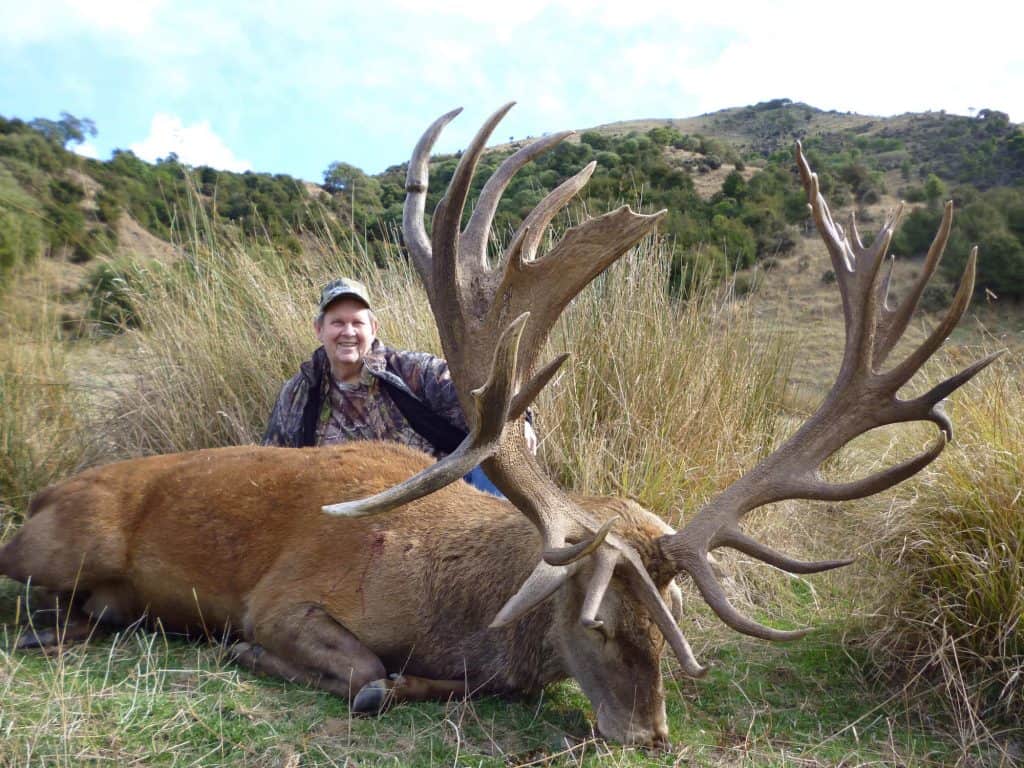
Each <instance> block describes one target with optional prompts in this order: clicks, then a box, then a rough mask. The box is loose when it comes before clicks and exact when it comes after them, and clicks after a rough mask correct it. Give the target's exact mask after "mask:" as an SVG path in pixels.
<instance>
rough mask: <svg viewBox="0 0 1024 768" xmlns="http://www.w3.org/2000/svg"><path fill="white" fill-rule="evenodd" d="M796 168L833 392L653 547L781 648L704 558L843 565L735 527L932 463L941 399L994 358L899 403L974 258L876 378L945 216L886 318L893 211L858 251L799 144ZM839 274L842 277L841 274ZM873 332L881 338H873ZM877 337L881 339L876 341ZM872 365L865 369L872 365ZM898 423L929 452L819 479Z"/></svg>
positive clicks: (949, 325) (965, 291)
mask: <svg viewBox="0 0 1024 768" xmlns="http://www.w3.org/2000/svg"><path fill="white" fill-rule="evenodd" d="M796 155H797V165H798V167H799V169H800V175H801V178H802V179H803V182H804V187H805V189H806V191H807V195H808V198H809V199H810V207H811V212H812V214H813V216H814V219H815V223H816V225H817V227H818V231H819V232H820V234H821V236H822V238H823V240H824V241H825V244H826V246H827V247H828V250H829V253H830V255H831V257H832V263H833V265H834V266H835V268H836V272H837V275H836V277H837V281H838V282H839V287H840V292H841V294H842V299H843V316H844V319H845V323H846V342H847V343H846V349H845V350H844V353H843V363H842V365H841V367H840V371H839V374H838V376H837V377H836V381H835V384H834V385H833V387H832V389H831V390H830V392H829V393H828V395H827V396H826V398H825V400H824V402H823V403H822V404H821V406H820V407H819V408H818V410H817V411H816V412H815V413H814V414H813V415H812V416H811V417H810V418H809V419H808V420H807V421H806V422H805V423H804V424H803V425H802V426H801V427H800V428H799V429H798V430H797V432H796V433H795V434H794V435H792V436H791V437H790V438H789V439H788V440H786V441H785V442H784V443H783V444H782V445H781V446H779V447H778V448H776V449H775V451H773V452H772V453H771V454H770V455H768V456H767V457H765V458H764V459H763V460H762V461H761V462H760V463H758V465H757V466H755V467H754V468H753V469H751V470H749V471H748V472H746V473H745V474H744V475H743V476H742V477H740V478H739V479H738V480H736V481H735V482H734V483H732V484H731V485H730V486H729V487H727V488H726V489H725V490H723V491H722V492H721V493H720V494H718V496H716V497H715V498H714V499H712V500H711V501H709V502H708V503H707V504H705V505H704V507H703V508H702V509H701V510H700V512H698V514H697V515H696V516H695V517H694V518H693V519H692V520H691V521H690V522H689V523H687V525H686V526H685V527H684V528H683V529H682V530H680V531H678V532H677V533H674V534H671V535H668V536H664V537H662V538H661V539H660V540H659V545H660V548H661V552H662V554H663V556H664V557H665V558H666V560H668V561H669V562H670V563H672V564H673V566H674V567H675V568H676V569H677V572H686V573H688V574H690V576H691V577H692V578H693V580H694V582H695V583H696V584H697V586H698V588H699V589H700V591H701V594H702V595H703V596H704V599H705V600H706V601H707V602H708V604H709V605H710V606H711V607H712V608H713V609H714V611H715V612H716V613H717V614H718V615H719V617H720V618H721V619H722V620H723V621H725V622H726V623H727V624H728V625H729V626H731V627H733V628H734V629H737V630H738V631H740V632H745V633H747V634H752V635H755V636H757V637H765V638H768V639H789V638H792V637H796V636H798V635H799V634H800V633H792V632H790V633H780V632H779V631H778V630H772V629H770V628H767V627H763V626H761V625H760V624H757V623H756V622H754V621H752V620H751V619H749V618H747V617H745V616H743V615H742V614H740V613H739V612H738V611H736V609H735V608H734V607H733V606H731V605H730V604H729V602H728V600H727V599H726V597H725V593H724V591H723V590H722V588H721V585H719V584H718V582H717V580H716V579H715V576H714V572H713V571H712V570H711V568H710V566H709V565H708V563H707V553H708V551H709V550H710V549H714V548H715V547H721V546H727V547H733V548H735V549H738V550H740V551H742V552H745V553H746V554H748V555H750V556H752V557H756V558H758V559H760V560H763V561H764V562H766V563H769V564H771V565H774V566H776V567H779V568H782V569H784V570H788V571H791V572H797V573H807V572H814V571H820V570H827V569H829V568H837V567H840V566H842V565H846V564H847V563H848V562H849V561H840V560H836V561H825V562H820V563H801V562H800V561H797V560H793V559H792V558H789V557H787V556H785V555H782V554H780V553H778V552H775V551H774V550H772V549H770V548H768V547H766V546H765V545H763V544H760V543H758V542H756V541H754V540H753V539H751V538H750V537H748V536H746V535H745V534H743V533H741V532H740V530H739V527H738V523H739V521H740V519H741V518H742V517H743V516H744V515H745V514H746V513H747V512H749V511H750V510H752V509H755V508H757V507H759V506H762V505H764V504H768V503H771V502H776V501H781V500H783V499H819V500H830V501H839V500H846V499H855V498H860V497H863V496H868V495H871V494H874V493H878V492H879V491H882V490H885V489H887V488H890V487H892V486H893V485H895V484H897V483H899V482H901V481H903V480H905V479H907V478H908V477H910V476H912V475H913V474H915V473H916V472H919V471H920V470H921V469H922V468H924V467H925V466H926V465H927V464H929V463H930V462H931V461H933V460H934V459H935V458H936V457H937V456H938V455H939V454H940V453H941V452H942V449H943V448H944V447H945V445H946V443H947V440H948V439H950V438H951V437H952V425H951V423H950V421H949V418H948V416H946V414H945V413H944V412H943V410H942V402H941V401H942V399H943V398H945V397H946V396H948V395H949V394H950V393H951V392H953V391H954V390H955V389H957V388H958V387H960V386H962V385H963V384H964V383H966V382H967V381H968V380H970V379H971V378H972V377H973V376H975V375H976V374H977V373H978V372H979V371H981V370H983V369H984V368H985V367H986V366H988V365H989V364H990V363H991V362H992V361H993V360H994V359H995V358H996V357H997V356H998V354H999V353H996V354H995V355H990V356H989V357H987V358H985V359H983V360H980V361H978V362H976V363H974V364H973V365H971V366H969V367H968V368H966V369H964V370H962V371H960V372H959V373H957V374H955V375H954V376H951V377H949V378H947V379H946V380H945V381H943V382H941V383H940V384H938V385H937V386H935V387H933V388H932V389H931V390H930V391H929V392H928V393H926V394H925V395H923V396H921V397H918V398H916V399H913V400H907V401H904V400H900V399H899V398H898V397H897V392H898V391H899V389H900V387H902V386H903V385H904V384H905V383H906V382H907V381H908V380H909V379H910V377H911V376H912V375H913V374H914V373H915V372H916V371H917V370H919V369H920V367H921V366H922V365H923V364H924V363H925V362H926V361H927V360H928V358H929V357H931V355H932V354H933V353H934V352H935V351H936V350H937V349H938V347H939V345H940V344H941V343H942V341H943V340H944V339H945V338H946V337H947V336H948V335H949V333H950V332H951V331H952V330H953V327H954V326H955V325H956V323H957V321H959V319H960V318H961V317H962V315H963V313H964V312H965V310H966V309H967V305H968V303H969V302H970V298H971V294H972V292H973V287H974V271H975V261H976V257H977V249H974V250H972V252H971V256H970V258H969V259H968V264H967V269H966V270H965V273H964V276H963V278H962V279H961V282H960V286H959V288H958V290H957V293H956V296H955V297H954V299H953V302H952V304H951V306H950V308H949V310H948V312H947V313H946V315H945V317H944V318H943V319H942V321H941V322H940V323H939V324H938V326H937V327H936V328H935V329H934V330H933V331H932V333H931V334H930V335H929V337H928V338H927V339H926V340H925V341H924V342H923V343H922V344H921V345H920V346H919V347H918V348H917V349H915V350H914V351H913V352H911V353H910V354H909V355H908V356H907V358H906V359H905V360H903V361H902V362H901V363H900V364H899V365H897V366H895V367H894V368H893V369H891V370H890V371H886V372H879V371H877V369H876V363H878V362H880V361H881V360H882V359H884V357H885V355H886V354H887V353H888V352H889V351H890V350H891V348H892V346H893V345H894V344H895V342H896V341H897V340H898V338H899V336H900V335H901V334H902V333H903V330H904V329H905V328H906V326H907V324H908V322H909V317H910V314H911V313H912V311H913V309H914V306H916V304H917V301H918V299H919V298H920V294H921V291H922V290H923V286H924V282H926V281H927V279H928V276H930V274H931V272H933V271H934V269H935V265H936V264H937V263H938V259H939V256H940V255H941V252H942V249H943V247H944V245H945V242H946V240H947V238H948V235H949V227H950V221H951V208H949V207H947V212H946V215H945V216H944V217H943V222H942V225H941V226H940V229H939V233H938V234H937V236H936V238H935V241H934V242H933V244H932V248H931V249H930V251H929V255H928V259H927V262H926V266H925V270H924V272H925V274H924V276H923V277H922V280H921V281H919V282H918V285H917V286H915V289H914V291H913V292H912V294H911V295H910V296H909V297H907V299H905V300H904V301H903V302H902V303H901V304H900V306H899V307H898V308H897V309H895V310H890V309H888V308H887V307H886V306H885V302H884V288H882V287H880V286H879V284H878V274H879V267H880V264H881V262H882V260H883V258H884V257H885V253H886V250H887V249H888V247H889V243H890V241H891V239H892V235H893V230H894V227H895V225H896V222H897V221H898V219H899V213H900V210H899V209H898V210H897V211H896V213H895V214H894V215H893V216H892V217H891V218H890V219H889V220H888V221H887V222H886V224H885V225H884V226H883V227H882V229H881V231H880V232H879V233H878V235H877V236H876V237H875V239H874V241H873V242H872V244H871V246H870V247H868V248H866V249H865V248H864V247H863V245H862V244H861V243H860V240H859V236H858V235H857V233H856V229H855V225H854V223H853V222H852V221H851V226H850V230H851V237H852V241H851V240H848V239H847V238H846V237H845V236H844V235H843V233H842V230H841V229H840V228H839V227H838V225H836V224H835V222H834V220H833V219H832V215H831V214H830V213H829V211H828V206H827V205H826V203H825V201H824V199H823V198H822V196H821V193H820V190H819V188H818V181H817V177H816V176H815V175H814V174H813V173H812V172H811V169H810V166H809V165H808V163H807V160H806V158H805V157H804V156H803V152H802V150H801V148H800V145H799V143H798V144H797V149H796ZM841 270H845V271H844V272H843V274H842V275H840V274H839V273H840V271H841ZM879 328H880V329H881V331H880V334H877V335H876V331H877V330H878V329H879ZM879 336H880V338H879ZM873 358H874V359H873ZM906 421H932V422H934V423H935V424H936V425H937V426H938V427H939V429H940V433H939V436H938V438H937V439H936V440H935V442H934V443H933V444H932V445H931V446H929V447H928V448H926V449H925V450H923V451H921V452H920V453H918V454H917V455H916V456H913V457H911V458H910V459H907V460H905V461H903V462H902V463H899V464H897V465H895V466H892V467H889V468H887V469H884V470H882V471H880V472H877V473H875V474H872V475H869V476H867V477H864V478H860V479H858V480H854V481H852V482H847V483H828V482H826V481H825V480H823V479H822V477H821V474H820V467H821V465H822V463H823V462H824V461H825V460H826V459H827V458H828V457H829V456H831V455H832V454H834V453H835V452H836V451H837V450H839V449H840V448H841V447H842V446H844V445H846V444H847V443H848V442H850V441H851V440H853V439H854V438H855V437H857V436H858V435H861V434H863V433H865V432H868V431H869V430H872V429H874V428H876V427H879V426H882V425H886V424H897V423H901V422H906Z"/></svg>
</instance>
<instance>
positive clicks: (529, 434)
mask: <svg viewBox="0 0 1024 768" xmlns="http://www.w3.org/2000/svg"><path fill="white" fill-rule="evenodd" d="M523 437H525V438H526V448H527V450H529V451H530V453H532V454H536V453H537V445H538V443H537V433H536V432H534V431H533V425H531V424H530V422H528V421H524V422H523Z"/></svg>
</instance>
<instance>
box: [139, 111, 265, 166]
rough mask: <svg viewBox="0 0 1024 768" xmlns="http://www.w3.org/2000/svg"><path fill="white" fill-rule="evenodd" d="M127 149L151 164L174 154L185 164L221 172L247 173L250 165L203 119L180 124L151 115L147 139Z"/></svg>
mask: <svg viewBox="0 0 1024 768" xmlns="http://www.w3.org/2000/svg"><path fill="white" fill-rule="evenodd" d="M130 149H131V150H132V152H134V153H135V154H136V155H138V156H139V157H141V158H142V159H143V160H147V161H149V162H154V161H155V160H157V159H159V158H162V157H167V155H169V154H170V153H171V152H174V153H175V154H176V155H177V156H178V159H179V160H180V161H181V162H183V163H185V164H187V165H208V166H210V167H211V168H219V169H221V170H225V171H248V170H250V169H251V168H252V164H251V163H250V162H249V161H248V160H240V159H238V158H237V157H235V154H234V152H232V151H231V149H230V148H229V147H228V146H227V144H225V143H224V141H223V139H221V138H220V137H219V136H218V135H217V134H216V133H214V132H213V129H212V128H211V127H210V123H209V121H207V120H202V121H200V122H198V123H193V124H192V125H184V124H183V123H182V121H181V118H180V117H177V116H176V115H168V114H164V113H158V114H156V115H154V116H153V122H152V123H151V124H150V128H149V136H147V137H146V138H145V139H143V140H142V141H140V142H137V143H135V144H132V145H131V147H130Z"/></svg>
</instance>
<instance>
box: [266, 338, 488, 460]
mask: <svg viewBox="0 0 1024 768" xmlns="http://www.w3.org/2000/svg"><path fill="white" fill-rule="evenodd" d="M363 363H364V367H363V377H362V380H361V381H360V383H359V384H356V385H344V384H342V385H339V384H338V383H337V382H336V381H335V380H334V378H333V377H332V376H331V367H330V363H329V362H328V360H327V353H326V352H325V351H324V349H323V347H320V348H318V349H317V350H316V351H315V352H314V353H313V357H312V358H311V359H309V360H307V361H306V362H304V363H303V364H302V365H301V366H300V369H299V372H298V373H297V374H296V375H295V376H293V377H292V378H291V379H289V380H288V381H286V382H285V384H284V386H283V387H282V388H281V392H280V394H279V395H278V397H277V402H276V403H275V405H274V410H273V411H272V412H271V414H270V422H269V423H268V425H267V430H266V433H265V434H264V435H263V440H262V444H263V445H280V446H286V447H293V448H298V447H303V446H311V445H325V444H330V443H336V442H343V441H346V440H394V441H396V442H400V443H404V444H406V445H411V446H413V447H415V448H419V449H420V450H423V451H426V452H427V453H431V454H433V455H435V456H438V457H440V456H442V455H444V453H445V452H446V451H445V450H443V449H442V448H441V447H439V446H438V445H436V444H434V443H432V442H431V440H429V439H427V437H425V436H424V435H423V434H421V432H420V431H417V429H414V428H413V427H412V425H411V424H410V422H409V419H408V418H407V417H406V416H405V415H404V414H405V413H408V412H409V406H408V405H405V406H403V407H404V409H405V410H404V411H403V408H400V407H399V405H398V404H397V403H396V399H398V398H405V399H406V400H407V401H409V400H412V401H415V402H414V403H413V405H414V406H416V408H415V410H416V411H421V412H428V413H426V415H427V416H429V417H432V418H434V419H435V420H436V421H438V422H439V423H440V424H441V425H442V426H444V427H448V428H449V429H451V428H454V429H455V430H456V431H455V432H454V433H453V434H456V435H458V434H459V432H461V433H462V434H465V432H466V431H467V430H468V428H467V426H466V420H465V417H464V416H463V413H462V408H461V407H460V405H459V399H458V396H457V395H456V392H455V385H454V383H453V382H452V380H451V375H450V374H449V372H448V364H447V363H446V362H445V361H444V360H442V359H440V358H437V357H434V356H433V355H429V354H427V353H425V352H405V351H400V350H395V349H391V348H390V347H387V346H385V345H383V344H381V343H380V341H379V340H378V341H374V343H373V347H372V348H371V350H370V352H369V354H367V355H366V356H365V357H364V358H363ZM438 417H439V418H438ZM420 429H421V430H422V427H420ZM456 444H457V440H456ZM449 450H451V449H450V448H449Z"/></svg>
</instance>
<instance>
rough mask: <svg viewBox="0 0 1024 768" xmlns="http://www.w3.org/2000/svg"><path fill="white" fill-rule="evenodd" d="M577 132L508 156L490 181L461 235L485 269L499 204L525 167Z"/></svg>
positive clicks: (549, 138) (558, 135)
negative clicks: (492, 227) (489, 239)
mask: <svg viewBox="0 0 1024 768" xmlns="http://www.w3.org/2000/svg"><path fill="white" fill-rule="evenodd" d="M573 133H574V131H562V132H561V133H554V134H552V135H550V136H545V137H544V138H542V139H538V140H537V141H534V142H532V143H530V144H529V145H527V146H525V147H523V148H522V149H520V150H519V151H518V152H515V153H514V154H512V155H509V156H508V157H507V158H505V161H504V162H503V163H502V164H501V165H500V166H499V167H498V170H497V171H495V172H494V175H493V176H491V178H489V179H488V180H487V183H486V184H484V188H483V189H482V190H481V192H480V198H479V199H478V200H477V202H476V207H475V208H474V209H473V215H472V216H471V217H470V219H469V224H467V225H466V228H465V230H463V232H462V243H463V246H464V247H465V249H466V251H467V252H469V253H479V254H481V257H482V258H483V259H484V261H483V263H482V266H486V265H487V262H486V257H487V238H488V236H489V235H490V231H491V224H492V223H493V222H494V214H495V213H496V212H497V210H498V203H499V202H500V201H501V196H502V195H503V194H504V193H505V189H506V188H507V187H508V185H509V182H511V181H512V178H513V177H514V176H515V175H516V174H517V173H518V172H519V171H520V169H522V167H523V166H524V165H526V164H527V163H529V162H530V161H532V160H533V159H534V158H536V157H538V156H539V155H542V154H544V153H545V152H547V151H548V150H549V149H551V148H552V147H554V146H555V145H557V144H561V143H562V142H563V141H565V140H566V139H567V138H568V137H570V136H572V135H573Z"/></svg>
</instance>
